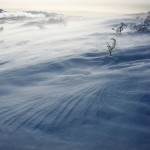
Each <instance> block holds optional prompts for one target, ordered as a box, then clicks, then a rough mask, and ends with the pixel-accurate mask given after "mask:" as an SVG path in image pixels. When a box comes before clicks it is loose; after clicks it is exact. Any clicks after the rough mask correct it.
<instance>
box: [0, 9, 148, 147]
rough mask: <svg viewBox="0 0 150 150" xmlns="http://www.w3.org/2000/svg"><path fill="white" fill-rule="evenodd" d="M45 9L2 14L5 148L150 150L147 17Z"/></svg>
mask: <svg viewBox="0 0 150 150" xmlns="http://www.w3.org/2000/svg"><path fill="white" fill-rule="evenodd" d="M6 13H7V14H6ZM45 14H47V13H44V12H41V13H40V12H39V13H38V12H33V13H32V12H30V11H29V12H21V13H20V12H17V14H16V13H14V12H13V13H10V14H9V12H3V13H1V14H0V16H1V18H0V23H1V24H0V26H1V27H3V28H4V30H3V31H1V32H0V35H1V36H0V150H70V149H72V150H84V149H85V150H149V149H150V142H149V141H150V77H149V75H150V43H149V31H146V32H144V33H138V32H136V30H135V27H137V26H138V25H139V24H141V23H143V21H144V19H145V16H146V14H145V15H144V18H142V17H143V16H142V17H136V16H135V15H133V16H132V15H130V16H129V15H128V16H120V17H115V18H110V19H108V18H94V19H89V18H88V19H87V18H83V17H64V16H63V15H57V14H55V15H54V13H52V16H47V15H45ZM4 16H5V17H4ZM121 22H124V23H125V24H127V27H126V28H125V29H124V31H123V32H122V34H121V36H116V35H115V33H114V31H113V30H112V27H117V26H118V25H119V24H120V23H121ZM112 37H114V38H116V39H117V47H116V49H115V50H114V51H113V52H112V55H113V56H112V57H109V56H108V54H109V53H108V51H107V45H106V42H109V41H111V40H110V39H111V38H112Z"/></svg>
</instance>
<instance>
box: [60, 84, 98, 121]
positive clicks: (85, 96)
mask: <svg viewBox="0 0 150 150" xmlns="http://www.w3.org/2000/svg"><path fill="white" fill-rule="evenodd" d="M96 88H97V87H95V88H92V87H91V89H87V90H86V89H85V91H84V93H83V92H81V94H80V97H79V98H78V99H79V100H77V98H74V101H75V103H74V104H73V106H72V107H71V108H70V110H68V111H67V113H66V114H65V115H64V117H63V119H62V120H61V121H60V122H59V124H62V123H63V122H68V121H67V120H68V119H69V117H70V118H71V120H70V121H69V122H68V123H70V122H72V121H73V120H74V119H75V118H77V117H78V116H79V115H81V116H82V115H83V112H84V110H85V109H86V107H83V106H82V105H81V104H80V103H81V102H84V104H87V101H89V99H90V97H91V95H93V91H94V90H96ZM79 104H80V105H79ZM84 104H83V105H84ZM81 107H83V108H81ZM73 112H76V113H75V114H73ZM78 113H80V114H78ZM80 122H82V120H80ZM75 123H78V122H75Z"/></svg>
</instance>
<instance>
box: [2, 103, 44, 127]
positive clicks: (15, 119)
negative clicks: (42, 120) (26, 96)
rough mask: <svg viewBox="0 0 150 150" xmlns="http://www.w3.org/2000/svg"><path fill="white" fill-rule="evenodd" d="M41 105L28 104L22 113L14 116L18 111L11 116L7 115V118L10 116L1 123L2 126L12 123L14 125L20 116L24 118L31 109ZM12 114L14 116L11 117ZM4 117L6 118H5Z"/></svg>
mask: <svg viewBox="0 0 150 150" xmlns="http://www.w3.org/2000/svg"><path fill="white" fill-rule="evenodd" d="M41 104H42V102H34V103H33V104H32V105H31V104H28V105H27V106H26V107H25V108H24V110H23V111H22V112H19V113H17V114H16V112H18V111H15V112H13V113H11V114H8V115H7V116H10V115H11V116H10V117H9V118H8V119H6V120H5V121H3V123H2V124H3V125H4V124H7V125H12V124H13V123H15V122H16V121H17V120H18V119H20V118H21V117H22V116H25V115H26V113H28V112H30V111H32V109H33V108H36V107H37V106H40V105H41ZM13 114H14V115H13ZM7 116H6V117H7Z"/></svg>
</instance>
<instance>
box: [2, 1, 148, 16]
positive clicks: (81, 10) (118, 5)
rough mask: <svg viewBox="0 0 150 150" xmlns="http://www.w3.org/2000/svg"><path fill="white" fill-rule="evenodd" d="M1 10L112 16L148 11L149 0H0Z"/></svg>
mask: <svg viewBox="0 0 150 150" xmlns="http://www.w3.org/2000/svg"><path fill="white" fill-rule="evenodd" d="M0 7H1V8H2V9H6V10H10V11H12V10H13V11H14V10H15V11H17V10H42V11H50V12H58V13H65V14H68V15H69V14H81V15H82V14H99V15H100V14H107V13H108V14H109V13H110V14H112V13H118V14H120V13H123V14H129V13H140V12H147V11H150V0H0Z"/></svg>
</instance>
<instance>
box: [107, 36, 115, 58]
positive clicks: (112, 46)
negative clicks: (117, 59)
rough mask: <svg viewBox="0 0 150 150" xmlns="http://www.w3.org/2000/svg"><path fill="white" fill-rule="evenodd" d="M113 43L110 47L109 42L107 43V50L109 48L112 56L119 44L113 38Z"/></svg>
mask: <svg viewBox="0 0 150 150" xmlns="http://www.w3.org/2000/svg"><path fill="white" fill-rule="evenodd" d="M111 40H112V41H113V43H112V45H110V44H109V43H108V42H107V48H108V51H109V55H110V56H112V51H113V49H114V48H115V47H116V45H117V42H116V39H114V38H112V39H111Z"/></svg>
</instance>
